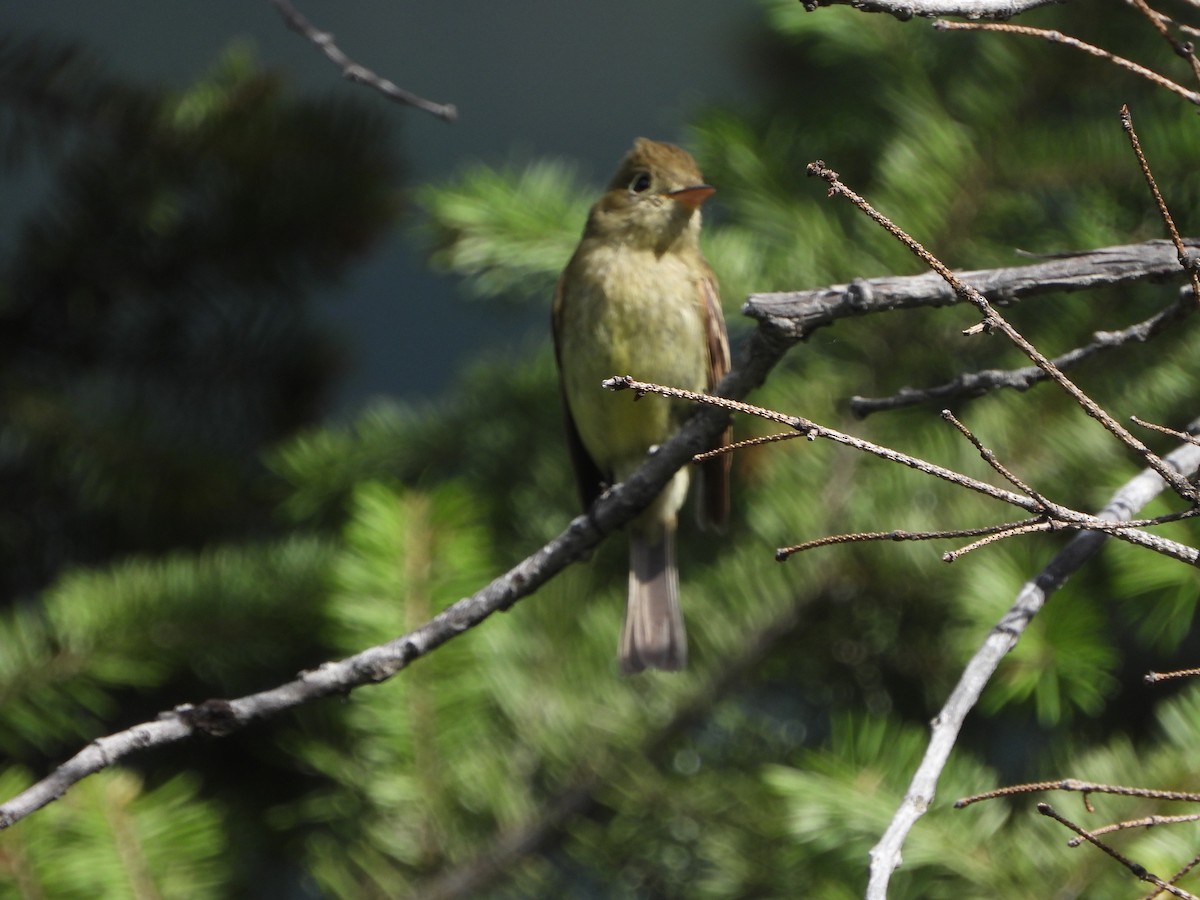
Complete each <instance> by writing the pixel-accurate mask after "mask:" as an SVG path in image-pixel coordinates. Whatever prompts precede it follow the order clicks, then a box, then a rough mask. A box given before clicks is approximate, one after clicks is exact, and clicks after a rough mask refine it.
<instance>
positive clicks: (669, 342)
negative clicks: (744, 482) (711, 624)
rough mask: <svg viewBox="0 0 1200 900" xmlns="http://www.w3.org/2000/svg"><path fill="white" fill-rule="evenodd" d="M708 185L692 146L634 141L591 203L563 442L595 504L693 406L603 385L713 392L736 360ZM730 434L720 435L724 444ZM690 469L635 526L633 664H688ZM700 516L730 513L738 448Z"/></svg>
mask: <svg viewBox="0 0 1200 900" xmlns="http://www.w3.org/2000/svg"><path fill="white" fill-rule="evenodd" d="M712 193H713V188H712V187H710V186H709V185H707V184H705V183H704V179H703V177H702V176H701V175H700V170H699V168H697V166H696V161H695V160H694V159H692V157H691V156H690V155H689V154H688V153H687V152H686V151H684V150H681V149H680V148H678V147H675V146H672V145H671V144H660V143H656V142H654V141H648V140H646V139H645V138H639V139H638V140H637V141H636V142H635V143H634V145H633V149H632V150H631V151H630V152H629V153H628V155H626V157H625V158H624V159H623V160H622V161H621V167H620V168H619V169H618V170H617V174H616V176H615V177H614V178H613V180H612V182H611V183H610V184H609V186H608V190H607V192H606V193H605V194H604V196H603V197H601V198H600V200H599V202H598V203H596V205H595V206H593V207H592V210H591V212H590V213H589V214H588V220H587V226H586V227H585V228H584V231H583V238H582V239H581V240H580V242H579V247H578V248H577V249H576V250H575V255H574V256H572V257H571V261H570V262H569V263H567V267H566V269H565V270H564V271H563V274H562V277H561V278H560V279H559V281H558V287H557V289H556V290H555V295H554V345H555V351H556V354H557V357H558V368H559V372H560V374H561V386H562V396H563V405H564V408H565V411H566V420H567V421H566V424H567V443H568V446H569V448H570V451H571V459H572V462H573V463H574V466H575V475H576V478H577V480H578V483H579V492H580V496H581V498H582V500H583V504H584V508H585V509H586V508H587V507H589V506H590V505H591V504H592V501H594V500H595V499H596V498H597V497H598V496H599V495H600V493H601V492H602V491H603V490H604V489H605V488H606V487H607V486H608V485H612V484H616V483H617V482H620V481H624V480H625V479H626V478H628V477H629V475H630V474H631V473H632V472H633V471H634V470H635V469H637V468H638V466H640V465H641V464H642V462H644V461H645V458H646V454H647V452H649V451H650V450H652V449H653V448H655V447H657V446H658V445H659V444H661V443H663V442H664V441H665V440H666V439H667V438H669V437H670V436H671V435H672V434H673V433H674V432H675V430H676V428H678V426H679V424H680V423H681V422H682V421H683V419H684V418H685V417H686V415H687V414H688V412H689V411H690V409H691V407H690V406H689V405H688V404H686V403H683V402H680V401H675V400H667V399H666V398H664V397H659V396H648V397H644V398H642V399H640V400H638V401H637V402H631V400H630V398H629V397H627V396H614V395H613V394H611V393H609V392H608V391H605V390H604V389H603V388H602V387H601V386H600V383H601V381H603V380H604V379H605V378H609V377H611V376H613V375H632V376H634V377H635V378H637V379H639V380H641V381H653V382H657V383H659V384H667V385H672V386H674V387H681V388H686V389H688V390H693V391H705V390H711V389H712V387H713V385H714V384H716V382H717V381H718V380H719V379H720V378H721V376H722V375H724V374H725V372H726V371H728V369H729V341H728V338H727V337H726V334H725V319H724V317H723V316H722V314H721V301H720V297H719V295H718V294H717V282H716V279H715V278H714V277H713V272H712V269H711V268H710V267H709V265H708V262H707V261H706V260H705V259H704V256H703V255H702V254H701V253H700V204H702V203H703V202H704V201H705V200H706V199H708V197H709V196H710V195H711V194H712ZM728 440H729V432H728V431H726V432H725V434H724V435H723V436H722V438H721V439H720V440H719V441H718V442H717V444H716V445H715V446H720V445H722V444H725V443H728ZM688 477H689V473H688V470H687V469H686V468H684V469H681V470H680V471H679V472H677V473H676V474H675V477H674V478H673V479H672V480H671V482H670V483H669V484H668V485H667V486H666V487H665V488H664V489H663V492H662V493H661V494H659V495H658V498H657V499H656V500H655V501H654V502H653V503H652V504H651V505H650V506H649V507H648V508H647V509H646V510H645V512H643V513H641V515H639V516H638V517H637V518H636V519H634V520H633V522H632V523H631V525H630V531H629V602H628V604H627V606H626V608H625V626H624V628H623V630H622V633H621V645H620V664H621V671H622V672H625V673H630V672H640V671H641V670H643V669H645V668H651V669H682V668H683V667H684V666H685V665H686V664H687V637H686V635H685V633H684V628H683V616H682V614H681V612H680V609H679V575H678V572H677V570H676V568H675V523H676V514H677V513H678V511H679V508H680V507H681V506H682V505H683V502H684V500H685V499H686V497H687V489H688ZM701 479H702V482H703V503H702V509H701V519H702V520H703V521H705V522H707V523H709V524H713V525H715V526H718V527H720V526H722V525H724V524H725V520H726V519H727V518H728V516H729V458H728V457H727V456H722V457H719V458H717V459H716V460H714V461H712V462H708V463H705V464H704V466H703V469H702V473H701Z"/></svg>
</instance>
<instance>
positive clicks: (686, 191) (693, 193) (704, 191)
mask: <svg viewBox="0 0 1200 900" xmlns="http://www.w3.org/2000/svg"><path fill="white" fill-rule="evenodd" d="M716 190H717V189H716V188H715V187H713V186H712V185H711V184H693V185H692V186H691V187H685V188H680V189H679V190H677V191H667V196H668V197H670V198H671V199H672V200H675V201H677V202H679V203H681V204H683V205H684V206H686V207H687V208H688V209H689V210H697V209H699V208H700V204H701V203H703V202H704V201H705V200H707V199H708V198H709V197H711V196H712V195H713V194H714V193H715V192H716Z"/></svg>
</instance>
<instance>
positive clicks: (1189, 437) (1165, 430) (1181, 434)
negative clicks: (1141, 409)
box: [1129, 416, 1200, 444]
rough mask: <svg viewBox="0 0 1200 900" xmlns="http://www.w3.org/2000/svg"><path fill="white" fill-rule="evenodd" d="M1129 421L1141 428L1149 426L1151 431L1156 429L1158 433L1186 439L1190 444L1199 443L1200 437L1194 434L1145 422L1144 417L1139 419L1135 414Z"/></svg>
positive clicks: (1181, 439) (1177, 438)
mask: <svg viewBox="0 0 1200 900" xmlns="http://www.w3.org/2000/svg"><path fill="white" fill-rule="evenodd" d="M1129 421H1131V422H1133V423H1134V424H1135V425H1141V426H1142V427H1143V428H1149V429H1150V430H1151V431H1157V432H1158V433H1159V434H1166V435H1170V436H1171V437H1173V438H1175V439H1176V440H1180V441H1188V442H1190V443H1192V444H1200V437H1197V436H1196V435H1194V434H1188V433H1187V432H1186V431H1176V430H1175V429H1174V428H1167V426H1165V425H1156V424H1155V423H1153V422H1147V421H1146V420H1145V419H1140V418H1138V417H1137V416H1130V417H1129Z"/></svg>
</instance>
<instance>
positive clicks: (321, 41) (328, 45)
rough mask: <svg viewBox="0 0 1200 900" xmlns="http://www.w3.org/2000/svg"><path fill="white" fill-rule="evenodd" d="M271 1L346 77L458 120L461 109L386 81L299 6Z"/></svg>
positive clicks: (284, 0)
mask: <svg viewBox="0 0 1200 900" xmlns="http://www.w3.org/2000/svg"><path fill="white" fill-rule="evenodd" d="M271 2H272V3H273V4H274V5H275V8H276V9H277V10H279V14H280V15H281V16H283V21H284V22H286V23H287V26H288V28H290V29H292V30H293V31H295V32H297V33H299V34H301V35H303V36H304V37H305V38H307V39H308V41H309V43H311V44H312V45H313V46H314V47H316V48H317V49H318V50H320V51H321V52H322V53H324V54H325V56H326V57H327V58H328V59H329V61H330V62H331V63H333V64H334V65H335V66H337V67H338V68H339V69H341V70H342V77H343V78H345V79H347V80H348V81H355V82H358V83H359V84H365V85H367V86H368V87H373V88H375V90H377V91H379V92H380V93H381V94H383V95H384V96H385V97H387V98H388V99H389V100H395V101H396V102H397V103H403V104H404V105H405V106H412V107H415V108H416V109H420V110H423V111H425V112H427V113H429V114H430V115H433V116H437V117H438V118H439V119H441V120H442V121H443V122H453V121H455V120H456V119H457V118H458V107H456V106H455V105H454V104H453V103H435V102H433V101H432V100H426V99H425V98H424V97H418V96H417V95H416V94H414V93H412V92H411V91H406V90H404V88H402V87H398V86H397V85H395V84H393V83H392V82H390V81H388V80H387V79H386V78H383V77H381V76H379V75H376V74H375V73H374V72H372V71H371V70H370V69H368V68H367V67H366V66H360V65H359V64H358V63H356V62H355V61H354V60H352V59H351V58H350V57H348V56H347V55H346V54H345V53H343V52H342V50H341V48H340V47H338V45H337V44H335V43H334V42H333V35H332V34H330V33H329V32H328V31H321V30H320V29H319V28H317V27H316V26H315V25H313V24H312V22H310V21H308V19H306V18H305V17H304V15H303V14H302V13H301V12H300V11H299V10H298V9H296V7H294V6H292V4H291V2H290V0H271Z"/></svg>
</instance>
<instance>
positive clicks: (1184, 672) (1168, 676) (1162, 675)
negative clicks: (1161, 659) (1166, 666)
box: [1142, 669, 1200, 684]
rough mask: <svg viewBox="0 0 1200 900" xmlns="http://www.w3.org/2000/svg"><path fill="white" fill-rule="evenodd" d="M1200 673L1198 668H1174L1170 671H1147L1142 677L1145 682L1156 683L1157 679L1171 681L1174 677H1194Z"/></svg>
mask: <svg viewBox="0 0 1200 900" xmlns="http://www.w3.org/2000/svg"><path fill="white" fill-rule="evenodd" d="M1197 675H1200V669H1176V670H1174V671H1172V672H1147V673H1146V675H1145V677H1144V678H1143V679H1142V681H1144V682H1145V683H1146V684H1156V683H1157V682H1159V681H1171V680H1173V679H1176V678H1195V677H1196V676H1197Z"/></svg>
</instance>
